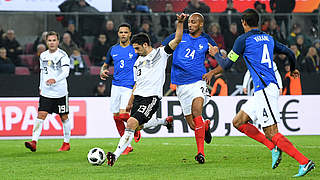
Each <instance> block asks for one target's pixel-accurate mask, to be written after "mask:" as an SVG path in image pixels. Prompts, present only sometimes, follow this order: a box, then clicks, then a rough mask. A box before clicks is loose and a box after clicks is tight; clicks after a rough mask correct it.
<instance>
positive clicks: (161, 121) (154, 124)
mask: <svg viewBox="0 0 320 180" xmlns="http://www.w3.org/2000/svg"><path fill="white" fill-rule="evenodd" d="M166 119H167V118H162V119H158V118H151V119H150V120H149V121H148V122H147V123H145V124H143V129H144V128H150V127H157V126H158V125H167V122H166Z"/></svg>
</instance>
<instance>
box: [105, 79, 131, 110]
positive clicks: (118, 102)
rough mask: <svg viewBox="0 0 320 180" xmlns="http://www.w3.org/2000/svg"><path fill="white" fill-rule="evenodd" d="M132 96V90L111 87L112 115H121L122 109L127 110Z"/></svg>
mask: <svg viewBox="0 0 320 180" xmlns="http://www.w3.org/2000/svg"><path fill="white" fill-rule="evenodd" d="M131 94H132V89H130V88H126V87H122V86H115V85H112V87H111V104H110V110H111V112H112V113H119V112H120V109H126V107H127V105H128V102H129V100H130V97H131Z"/></svg>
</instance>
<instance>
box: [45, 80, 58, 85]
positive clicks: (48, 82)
mask: <svg viewBox="0 0 320 180" xmlns="http://www.w3.org/2000/svg"><path fill="white" fill-rule="evenodd" d="M55 83H56V80H55V79H48V80H47V81H46V84H47V85H48V86H51V85H52V84H55Z"/></svg>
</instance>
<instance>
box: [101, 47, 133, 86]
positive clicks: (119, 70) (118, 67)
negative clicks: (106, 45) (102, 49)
mask: <svg viewBox="0 0 320 180" xmlns="http://www.w3.org/2000/svg"><path fill="white" fill-rule="evenodd" d="M137 58H138V55H137V54H136V53H135V52H134V49H133V46H132V45H129V46H126V47H122V46H120V44H116V45H114V46H112V47H111V48H110V49H109V51H108V53H107V59H106V61H105V63H106V64H109V65H110V63H111V61H113V64H114V74H113V80H112V84H113V85H116V86H123V87H127V88H131V89H132V88H133V85H134V80H133V65H134V63H135V62H136V60H137Z"/></svg>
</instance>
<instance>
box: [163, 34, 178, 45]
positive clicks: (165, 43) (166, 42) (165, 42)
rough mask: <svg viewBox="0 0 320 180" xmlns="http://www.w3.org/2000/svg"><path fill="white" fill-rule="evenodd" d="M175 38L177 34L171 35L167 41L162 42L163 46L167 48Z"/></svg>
mask: <svg viewBox="0 0 320 180" xmlns="http://www.w3.org/2000/svg"><path fill="white" fill-rule="evenodd" d="M174 37H175V33H173V34H170V35H169V36H168V37H167V38H166V39H164V40H163V41H162V43H161V45H163V46H166V45H167V44H169V42H170V41H171V40H173V39H174Z"/></svg>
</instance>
